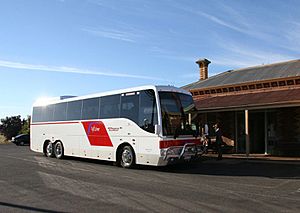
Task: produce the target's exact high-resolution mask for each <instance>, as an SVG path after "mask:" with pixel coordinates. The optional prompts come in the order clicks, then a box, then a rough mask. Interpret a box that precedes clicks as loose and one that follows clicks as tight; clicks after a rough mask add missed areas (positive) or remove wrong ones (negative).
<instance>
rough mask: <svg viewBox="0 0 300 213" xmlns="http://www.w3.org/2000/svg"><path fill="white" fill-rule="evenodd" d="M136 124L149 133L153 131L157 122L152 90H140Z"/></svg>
mask: <svg viewBox="0 0 300 213" xmlns="http://www.w3.org/2000/svg"><path fill="white" fill-rule="evenodd" d="M139 108H140V109H139V121H138V125H139V126H140V127H141V128H142V129H144V130H146V131H148V132H151V133H154V129H155V128H154V126H155V125H156V124H157V108H156V99H155V93H154V91H153V90H146V91H141V92H140V107H139Z"/></svg>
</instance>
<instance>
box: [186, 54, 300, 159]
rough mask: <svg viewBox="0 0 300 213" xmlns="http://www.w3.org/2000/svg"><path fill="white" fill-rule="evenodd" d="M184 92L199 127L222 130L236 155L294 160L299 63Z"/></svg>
mask: <svg viewBox="0 0 300 213" xmlns="http://www.w3.org/2000/svg"><path fill="white" fill-rule="evenodd" d="M196 63H197V64H198V65H199V68H200V79H199V80H198V81H196V82H194V83H191V84H189V85H186V86H184V87H183V88H184V89H186V90H189V91H190V92H191V93H192V95H193V98H194V101H195V105H196V108H197V110H198V117H199V118H200V122H202V123H206V122H207V123H208V124H209V125H210V130H212V124H213V123H215V122H219V123H220V124H221V125H222V129H223V132H224V136H225V137H226V138H227V140H226V141H229V142H231V145H233V147H232V150H233V151H234V152H236V153H246V154H249V153H265V154H272V155H286V156H300V60H292V61H287V62H281V63H274V64H268V65H261V66H255V67H249V68H243V69H237V70H229V71H226V72H223V73H220V74H218V75H215V76H211V77H209V78H208V65H209V63H210V61H209V60H207V59H201V60H198V61H197V62H196Z"/></svg>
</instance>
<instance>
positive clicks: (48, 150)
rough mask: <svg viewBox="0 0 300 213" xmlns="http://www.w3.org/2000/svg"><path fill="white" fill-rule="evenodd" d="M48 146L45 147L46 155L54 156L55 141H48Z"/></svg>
mask: <svg viewBox="0 0 300 213" xmlns="http://www.w3.org/2000/svg"><path fill="white" fill-rule="evenodd" d="M46 143H47V144H46V147H45V151H44V153H45V156H47V157H53V156H54V146H53V143H51V142H50V141H49V142H46Z"/></svg>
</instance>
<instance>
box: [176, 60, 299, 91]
mask: <svg viewBox="0 0 300 213" xmlns="http://www.w3.org/2000/svg"><path fill="white" fill-rule="evenodd" d="M294 76H300V60H299V59H298V60H292V61H287V62H281V63H274V64H268V65H261V66H255V67H248V68H243V69H237V70H229V71H226V72H223V73H221V74H218V75H215V76H212V77H209V78H208V79H206V80H201V81H197V82H194V83H191V84H189V85H186V86H183V87H182V88H183V89H185V90H191V89H198V88H199V89H201V88H208V87H218V86H226V85H233V84H241V83H247V82H256V81H263V80H270V79H279V78H288V77H294Z"/></svg>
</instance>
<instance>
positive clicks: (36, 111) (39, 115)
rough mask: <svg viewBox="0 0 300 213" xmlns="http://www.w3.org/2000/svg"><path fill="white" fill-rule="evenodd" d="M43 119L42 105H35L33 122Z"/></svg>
mask: <svg viewBox="0 0 300 213" xmlns="http://www.w3.org/2000/svg"><path fill="white" fill-rule="evenodd" d="M40 121H42V107H33V111H32V122H40Z"/></svg>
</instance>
